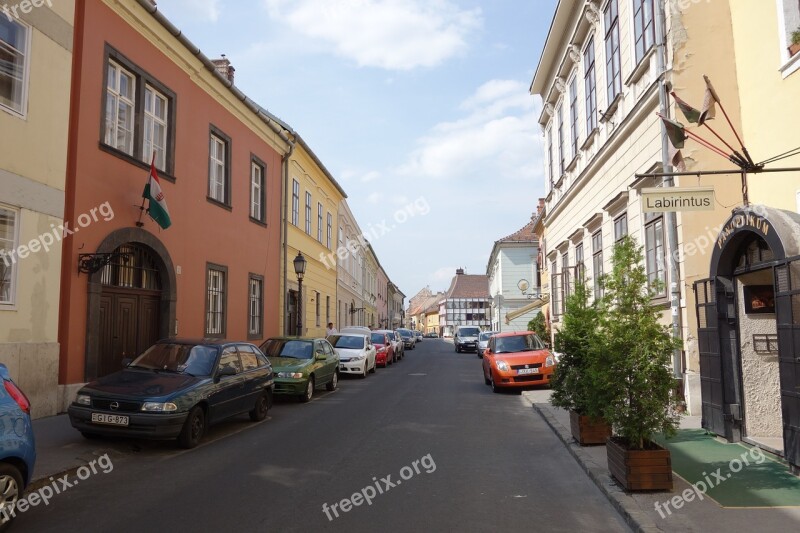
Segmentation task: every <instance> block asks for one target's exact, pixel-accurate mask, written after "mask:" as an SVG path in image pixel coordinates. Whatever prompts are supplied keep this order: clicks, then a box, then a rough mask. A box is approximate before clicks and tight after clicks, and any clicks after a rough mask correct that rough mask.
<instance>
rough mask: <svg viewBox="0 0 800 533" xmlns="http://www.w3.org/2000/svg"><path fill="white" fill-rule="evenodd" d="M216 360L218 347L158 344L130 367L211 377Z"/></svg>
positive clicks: (146, 351)
mask: <svg viewBox="0 0 800 533" xmlns="http://www.w3.org/2000/svg"><path fill="white" fill-rule="evenodd" d="M216 359H217V347H216V346H200V345H196V344H176V343H158V344H154V345H152V346H151V347H150V348H148V349H147V350H145V352H144V353H143V354H142V355H140V356H139V357H137V358H136V359H135V360H134V361H133V362H132V363H131V364H130V366H132V367H137V368H146V369H149V370H166V371H167V372H178V373H183V374H190V375H192V376H210V375H211V372H212V371H213V370H214V362H215V361H216Z"/></svg>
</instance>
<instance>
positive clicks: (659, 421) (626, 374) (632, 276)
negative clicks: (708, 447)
mask: <svg viewBox="0 0 800 533" xmlns="http://www.w3.org/2000/svg"><path fill="white" fill-rule="evenodd" d="M612 263H613V268H612V271H611V272H610V273H609V274H608V275H607V276H606V278H605V280H604V281H605V289H606V300H607V305H608V310H607V313H605V315H604V318H603V322H604V324H603V334H604V336H605V340H604V345H605V353H604V354H603V355H604V361H603V363H604V364H602V365H596V366H595V371H596V372H597V379H598V380H600V381H601V382H602V385H603V386H604V387H605V388H606V390H608V391H609V394H610V395H611V397H610V401H609V402H608V404H607V405H606V406H605V407H604V409H603V414H604V416H605V418H606V420H608V421H609V422H610V423H611V425H612V428H613V437H612V438H610V439H609V441H608V444H607V446H606V451H607V455H608V467H609V470H610V471H611V474H612V475H613V476H614V478H616V479H617V481H619V482H620V483H621V484H622V486H623V487H625V489H626V490H659V489H661V490H671V489H672V465H671V461H670V455H669V450H666V449H664V448H662V447H660V446H659V445H657V444H656V443H655V442H653V440H652V436H653V435H654V434H656V433H664V434H665V435H666V436H672V435H674V434H675V431H676V428H677V425H678V416H679V415H678V414H677V412H676V410H675V407H676V403H677V398H676V397H675V395H674V394H672V389H673V386H674V378H673V376H672V371H671V369H670V360H671V358H670V356H671V354H672V351H673V350H674V349H677V348H679V347H680V341H679V340H677V339H674V338H673V337H672V335H671V334H670V330H669V328H668V326H665V325H662V324H660V323H659V313H658V311H657V310H656V309H655V308H654V307H653V306H652V304H651V298H652V295H653V293H654V291H655V289H656V288H657V287H651V288H648V278H647V273H646V271H645V268H644V266H643V261H642V249H641V247H639V246H638V245H637V244H636V243H635V242H634V241H633V239H632V238H631V237H630V236H626V237H625V238H624V239H623V240H621V241H620V242H619V243H618V244H617V245H616V246H615V247H614V256H613V261H612Z"/></svg>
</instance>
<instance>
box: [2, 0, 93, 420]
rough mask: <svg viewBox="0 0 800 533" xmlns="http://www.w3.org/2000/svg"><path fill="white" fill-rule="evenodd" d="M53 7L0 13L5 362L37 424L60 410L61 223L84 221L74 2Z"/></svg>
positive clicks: (74, 225)
mask: <svg viewBox="0 0 800 533" xmlns="http://www.w3.org/2000/svg"><path fill="white" fill-rule="evenodd" d="M48 4H49V3H48ZM48 4H43V5H41V6H38V7H34V6H32V5H31V4H28V6H27V8H24V9H23V8H22V6H19V9H17V10H16V11H15V12H14V13H16V15H17V16H6V15H5V14H2V15H0V50H2V63H3V68H2V69H0V154H2V155H0V363H3V364H5V365H6V366H7V367H8V370H9V372H10V374H11V376H12V377H13V379H14V380H15V381H16V382H17V383H18V384H19V385H20V387H21V388H22V389H23V390H24V391H25V393H26V394H27V395H28V397H29V398H30V400H31V405H32V411H31V414H32V416H33V417H35V418H38V417H42V416H48V415H53V414H56V413H57V412H58V360H59V359H58V357H59V341H58V320H59V306H58V299H57V295H58V292H59V287H60V265H61V254H62V241H63V238H64V231H63V230H62V226H63V225H64V224H65V223H66V224H68V225H69V227H70V228H74V227H76V225H77V223H78V220H76V219H75V218H65V214H64V199H65V176H66V165H67V138H68V131H69V100H70V95H69V87H70V82H71V71H72V51H73V17H74V11H75V2H74V1H73V0H65V1H63V2H55V3H52V5H48ZM89 216H90V217H91V214H89ZM95 216H97V213H95ZM105 216H108V213H106V215H105ZM101 220H102V218H101ZM81 221H82V220H81Z"/></svg>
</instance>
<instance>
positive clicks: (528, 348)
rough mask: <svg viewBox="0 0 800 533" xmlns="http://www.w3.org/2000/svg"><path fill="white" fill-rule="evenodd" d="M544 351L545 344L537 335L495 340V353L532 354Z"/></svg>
mask: <svg viewBox="0 0 800 533" xmlns="http://www.w3.org/2000/svg"><path fill="white" fill-rule="evenodd" d="M543 349H544V344H542V341H541V340H539V337H537V336H536V335H515V336H513V337H498V338H497V339H495V353H510V352H532V351H534V350H543Z"/></svg>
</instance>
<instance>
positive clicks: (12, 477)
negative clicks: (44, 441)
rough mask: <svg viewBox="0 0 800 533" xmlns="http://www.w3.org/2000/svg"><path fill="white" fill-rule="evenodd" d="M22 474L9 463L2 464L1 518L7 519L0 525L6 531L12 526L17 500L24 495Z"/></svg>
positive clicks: (0, 472)
mask: <svg viewBox="0 0 800 533" xmlns="http://www.w3.org/2000/svg"><path fill="white" fill-rule="evenodd" d="M22 484H23V481H22V473H21V472H20V471H19V470H18V469H17V468H16V467H14V466H12V465H10V464H8V463H0V516H2V517H6V519H5V520H4V521H3V522H2V525H0V531H5V530H6V529H8V527H9V526H10V525H11V519H12V517H13V516H14V510H15V508H16V505H17V500H19V497H20V496H21V495H22Z"/></svg>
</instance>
